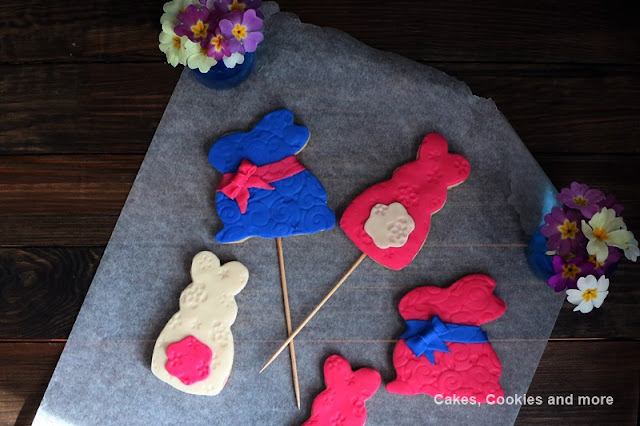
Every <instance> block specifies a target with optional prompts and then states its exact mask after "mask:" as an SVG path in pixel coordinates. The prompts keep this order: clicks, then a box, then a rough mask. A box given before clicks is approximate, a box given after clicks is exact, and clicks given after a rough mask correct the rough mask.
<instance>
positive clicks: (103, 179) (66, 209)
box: [0, 155, 143, 216]
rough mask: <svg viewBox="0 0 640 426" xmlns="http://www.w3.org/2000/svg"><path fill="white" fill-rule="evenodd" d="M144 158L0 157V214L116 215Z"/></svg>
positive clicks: (95, 156) (113, 156)
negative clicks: (0, 201) (0, 200)
mask: <svg viewBox="0 0 640 426" xmlns="http://www.w3.org/2000/svg"><path fill="white" fill-rule="evenodd" d="M142 158H143V157H142V155H75V156H59V155H47V156H34V155H28V156H0V198H1V199H2V200H3V203H2V204H1V205H0V216H4V215H16V214H39V215H45V214H46V215H50V214H54V215H55V214H60V213H64V214H80V215H84V214H98V215H107V214H111V215H117V214H119V213H120V210H121V209H122V205H123V204H124V201H125V200H126V197H127V194H128V193H129V189H130V188H131V184H132V183H133V180H134V179H135V177H136V174H137V171H138V168H139V167H140V163H141V162H142Z"/></svg>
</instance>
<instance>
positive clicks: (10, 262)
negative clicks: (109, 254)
mask: <svg viewBox="0 0 640 426" xmlns="http://www.w3.org/2000/svg"><path fill="white" fill-rule="evenodd" d="M102 252H103V249H101V248H74V249H68V248H31V249H7V248H0V282H1V283H2V291H1V292H0V339H16V338H35V339H53V338H60V339H66V338H67V337H68V336H69V333H70V332H71V327H72V326H73V323H74V322H75V319H76V316H77V315H78V312H79V310H80V307H81V306H82V302H83V301H84V297H85V295H86V293H87V290H88V289H89V285H90V284H91V280H92V279H93V275H94V273H95V271H96V268H97V267H98V263H99V262H100V258H101V257H102Z"/></svg>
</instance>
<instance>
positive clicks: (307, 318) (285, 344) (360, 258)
mask: <svg viewBox="0 0 640 426" xmlns="http://www.w3.org/2000/svg"><path fill="white" fill-rule="evenodd" d="M365 257H367V255H366V254H365V253H362V255H361V256H360V257H359V258H358V260H356V263H354V264H353V266H351V268H350V269H349V270H348V271H347V273H346V274H344V276H343V277H342V278H340V281H338V282H337V283H336V285H335V286H334V287H333V288H332V289H331V291H330V292H329V293H328V294H327V295H326V296H325V297H324V299H322V301H321V302H320V303H319V304H318V306H316V307H315V308H314V309H313V311H311V313H310V314H309V316H308V317H306V318H305V319H304V321H302V324H300V325H299V326H298V328H296V330H295V331H294V332H293V333H291V334H290V335H289V338H288V339H287V340H286V341H285V342H284V343H283V344H282V346H280V348H279V349H278V350H277V351H276V353H275V354H273V356H272V357H271V358H269V361H267V363H266V364H265V365H264V366H263V367H262V369H261V370H260V372H261V373H262V372H263V371H264V370H265V368H267V367H268V366H269V364H271V363H272V362H273V360H274V359H276V358H277V357H278V355H280V353H281V352H282V351H283V350H284V348H286V347H287V345H288V344H289V342H291V341H292V340H293V339H294V338H295V337H296V336H297V335H298V333H300V330H302V329H303V328H304V326H305V325H307V323H308V322H309V321H310V320H311V318H313V316H314V315H315V314H317V313H318V311H319V310H320V308H322V306H323V305H324V304H325V303H326V302H327V300H329V299H330V298H331V296H333V293H335V292H336V291H337V290H338V289H339V288H340V286H341V285H342V283H343V282H345V281H346V280H347V278H349V275H351V274H352V273H353V271H355V269H356V268H357V267H358V265H360V263H361V262H362V261H363V260H364V259H365Z"/></svg>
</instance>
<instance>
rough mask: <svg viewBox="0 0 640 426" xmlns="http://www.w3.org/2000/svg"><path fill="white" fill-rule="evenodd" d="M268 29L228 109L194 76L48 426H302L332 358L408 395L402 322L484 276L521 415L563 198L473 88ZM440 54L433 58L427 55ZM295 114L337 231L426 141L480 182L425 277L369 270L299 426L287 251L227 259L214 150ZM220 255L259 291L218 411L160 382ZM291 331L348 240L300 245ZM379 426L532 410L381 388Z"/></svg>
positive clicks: (330, 311) (437, 244)
mask: <svg viewBox="0 0 640 426" xmlns="http://www.w3.org/2000/svg"><path fill="white" fill-rule="evenodd" d="M263 10H264V11H265V14H266V15H267V16H268V18H267V21H266V34H265V35H266V41H265V42H264V43H263V44H262V45H261V46H260V49H259V50H258V52H257V61H258V62H257V64H256V69H255V70H254V72H253V74H252V75H251V77H250V78H249V79H248V80H247V81H246V82H245V83H243V84H242V85H241V86H240V87H238V88H236V89H233V90H231V91H220V92H219V91H212V90H208V89H205V88H203V86H201V85H199V84H198V83H197V82H196V80H195V78H194V76H193V74H192V73H191V71H190V70H185V71H184V72H183V74H182V76H181V78H180V81H179V82H178V85H177V86H176V89H175V91H174V93H173V96H172V98H171V101H170V102H169V104H168V106H167V109H166V111H165V113H164V116H163V118H162V121H161V122H160V124H159V126H158V129H157V131H156V134H155V136H154V138H153V141H152V142H151V145H150V147H149V151H148V153H147V156H146V158H145V160H144V163H143V164H142V166H141V168H140V172H139V174H138V176H137V178H136V180H135V183H134V185H133V188H132V189H131V193H130V195H129V198H128V200H127V202H126V205H125V207H124V209H123V211H122V214H121V216H120V218H119V220H118V223H117V226H116V228H115V230H114V232H113V235H112V237H111V241H110V242H109V246H108V247H107V249H106V251H105V253H104V256H103V258H102V263H101V264H100V267H99V269H98V271H97V273H96V276H95V279H94V281H93V284H92V285H91V288H90V290H89V293H88V294H87V297H86V300H85V302H84V305H83V307H82V310H81V312H80V314H79V316H78V319H77V321H76V324H75V326H74V328H73V332H72V333H71V337H70V339H69V342H68V343H67V345H66V347H65V350H64V353H63V355H62V358H61V360H60V362H59V364H58V366H57V368H56V371H55V373H54V375H53V378H52V379H51V383H50V385H49V388H48V390H47V392H46V395H45V397H44V399H43V401H42V404H41V406H40V409H39V411H38V414H37V416H36V419H35V424H52V423H56V422H58V423H62V424H129V425H131V424H208V425H295V424H300V423H301V422H302V421H303V420H305V419H306V418H308V416H309V414H310V410H311V403H312V401H313V398H314V397H315V395H317V393H318V392H320V391H321V390H322V389H323V388H324V383H323V377H322V364H323V361H324V359H325V358H326V357H327V356H328V355H331V354H333V353H339V354H342V355H343V356H345V357H347V358H348V359H349V360H350V361H351V363H352V365H353V366H355V367H361V366H371V367H373V368H376V369H378V370H379V371H380V372H381V374H382V376H383V383H384V382H388V381H390V380H391V379H393V378H394V377H395V373H394V370H393V366H392V362H391V355H392V351H393V348H394V345H395V339H397V337H398V336H399V335H400V334H401V333H402V331H403V322H402V319H401V317H400V315H399V314H398V311H397V303H398V301H399V300H400V298H401V297H402V296H403V295H404V294H405V293H407V292H408V291H409V290H411V289H413V288H415V287H417V286H423V285H438V286H448V285H450V284H452V283H453V282H454V281H455V280H457V279H459V278H461V277H463V276H464V275H467V274H471V273H486V274H489V275H491V276H493V277H494V278H495V279H496V280H497V282H498V286H497V290H496V293H497V295H498V296H499V297H501V298H502V299H503V300H504V301H505V302H506V303H507V312H506V314H505V315H504V316H503V317H502V318H500V319H498V320H497V321H494V322H492V323H489V324H487V325H485V326H484V329H485V330H486V331H487V332H488V334H489V336H490V339H491V341H492V344H493V346H494V348H495V350H496V352H497V353H498V356H499V357H500V359H501V361H502V365H503V368H504V371H503V374H502V378H501V383H502V386H503V387H504V389H505V392H506V395H515V394H522V393H525V392H526V391H527V389H528V386H529V383H530V381H531V378H532V376H533V374H534V372H535V369H536V367H537V365H538V362H539V359H540V356H541V354H542V351H543V349H544V347H545V344H546V342H547V339H548V337H549V334H550V332H551V329H552V327H553V324H554V322H555V319H556V316H557V314H558V310H559V308H560V306H561V304H562V299H563V296H562V295H558V294H555V293H554V292H553V291H550V289H549V288H547V287H546V285H545V283H544V282H542V281H540V280H538V279H536V278H535V277H534V276H533V275H532V274H531V272H529V269H528V267H527V263H526V255H525V254H526V243H527V234H531V233H532V232H533V230H534V229H535V227H536V226H537V225H538V223H539V221H540V219H541V212H542V211H543V209H544V208H545V207H544V204H545V202H544V200H545V198H548V197H549V196H553V195H554V194H555V189H554V188H553V186H552V185H551V184H550V182H549V181H548V179H547V178H546V176H545V175H544V173H543V172H542V171H541V170H540V168H539V166H538V165H537V163H536V162H535V161H534V160H533V158H532V157H531V155H530V154H529V152H528V151H527V149H526V148H525V147H524V145H523V144H522V142H521V141H520V139H519V138H518V136H517V135H516V134H515V132H514V131H513V129H512V128H511V126H510V125H509V123H508V122H507V120H506V119H505V118H504V117H503V116H502V115H501V114H500V112H499V111H498V110H497V108H496V106H495V105H494V103H493V102H491V101H490V100H487V99H482V98H478V97H476V96H474V95H473V94H472V93H471V91H470V90H469V88H467V86H465V85H464V84H463V83H461V82H459V81H457V80H455V79H454V78H451V77H449V76H447V75H445V74H443V73H441V72H439V71H437V70H434V69H432V68H429V67H426V66H423V65H420V64H417V63H415V62H412V61H410V60H408V59H406V58H402V57H400V56H397V55H394V54H389V53H384V52H380V51H378V50H375V49H372V48H369V47H367V46H365V45H363V44H361V43H360V42H358V41H356V40H355V39H353V38H351V37H350V36H348V35H346V34H345V33H343V32H341V31H338V30H335V29H331V28H319V27H316V26H312V25H307V24H301V23H300V22H299V20H298V19H297V17H296V16H294V15H292V14H288V13H275V12H276V11H277V5H275V4H274V3H267V4H266V5H265V6H264V7H263ZM425 43H428V40H425ZM279 108H289V109H291V110H292V111H293V112H294V114H295V117H296V122H297V123H298V124H303V125H306V126H308V127H309V128H310V130H311V139H310V142H309V144H308V146H307V147H306V148H305V149H304V150H303V151H302V152H301V153H300V154H299V158H300V159H301V161H302V162H303V164H305V165H306V166H307V168H308V169H309V170H311V171H312V172H313V173H314V174H315V175H316V176H317V177H318V178H319V179H320V181H321V182H322V183H323V184H324V186H325V188H326V189H327V192H328V194H329V199H328V203H329V205H330V206H331V207H332V208H333V209H335V211H336V214H337V216H338V217H340V215H341V214H342V211H343V210H344V209H345V207H346V206H347V205H348V203H349V202H350V201H351V200H352V199H353V198H354V197H355V196H356V195H358V194H359V193H360V192H361V191H362V190H364V189H365V188H367V187H368V186H370V185H372V184H374V183H376V182H379V181H382V180H385V179H388V178H389V177H390V176H391V173H392V172H393V170H394V169H395V168H396V167H397V166H399V165H401V164H403V163H405V162H407V161H410V160H412V159H414V158H415V156H416V153H417V149H418V146H419V144H420V142H421V140H422V138H423V137H424V136H425V135H426V134H427V133H429V132H439V133H441V134H443V135H444V136H445V137H446V138H447V139H448V140H449V144H450V145H449V149H450V151H452V152H456V153H460V154H462V155H464V156H465V157H466V158H467V159H469V161H470V162H471V176H470V178H469V180H468V181H467V182H465V183H463V184H462V185H460V186H458V187H456V188H453V189H451V190H450V191H449V199H448V201H447V203H446V205H445V207H444V208H443V209H442V210H441V211H440V212H438V213H436V215H434V217H433V220H432V225H431V232H430V235H429V237H428V239H427V243H426V245H425V246H424V248H423V250H422V251H421V252H420V253H419V254H418V256H417V257H416V259H415V261H414V262H413V263H412V264H411V265H410V266H408V267H407V268H405V269H403V270H402V271H399V272H393V271H391V270H388V269H385V268H384V267H382V266H380V265H378V264H376V263H374V262H373V261H371V260H369V259H367V260H365V261H364V262H363V263H362V265H360V267H359V268H358V269H357V270H356V272H355V273H354V274H353V275H352V276H351V277H350V278H349V280H348V281H347V282H346V283H345V284H344V286H343V287H342V288H341V289H340V290H339V291H338V292H337V293H336V295H335V296H334V297H333V299H332V300H331V301H330V302H329V303H328V304H327V305H326V306H325V307H324V308H323V309H322V310H321V311H320V312H319V314H318V315H317V316H316V317H315V318H314V319H313V321H311V323H310V324H309V325H308V326H307V327H306V329H305V330H304V331H303V332H302V333H301V334H300V336H299V338H297V339H296V343H297V344H296V348H297V354H298V368H299V373H300V386H301V390H302V410H300V411H298V410H297V409H296V407H295V401H294V396H293V390H292V385H291V374H290V364H289V357H288V353H287V352H284V353H283V354H282V355H281V356H280V357H279V358H278V359H277V360H276V361H275V362H274V363H273V364H272V366H271V367H269V368H268V369H267V370H266V371H265V372H264V373H263V374H261V375H259V374H258V370H259V369H260V367H261V366H262V364H263V363H264V362H265V361H266V360H267V359H268V357H269V356H270V355H271V354H272V353H273V351H274V350H275V349H276V348H277V347H278V346H279V345H280V343H281V342H282V341H283V340H284V338H285V337H286V336H285V335H286V330H285V323H284V317H283V309H282V295H281V289H280V281H279V273H278V265H277V255H276V245H275V241H273V240H263V239H256V238H254V239H250V240H248V241H246V242H243V243H241V244H231V245H222V244H218V243H216V242H215V239H214V235H215V233H216V232H217V231H218V230H219V229H220V228H221V224H220V222H219V220H218V218H217V216H216V213H215V205H214V197H215V192H214V191H215V187H216V184H217V182H218V180H219V178H220V175H219V174H217V173H216V172H215V171H214V170H213V168H212V167H211V166H210V165H209V163H208V161H207V152H208V149H209V148H210V146H211V144H212V143H213V142H214V141H215V140H216V139H217V138H219V137H220V136H222V135H224V134H226V133H228V132H231V131H245V130H249V129H250V128H251V127H252V126H253V125H254V124H255V123H256V122H257V121H258V120H259V119H260V118H261V117H263V116H264V115H265V114H267V113H269V112H271V111H274V110H276V109H279ZM205 249H206V250H211V251H213V252H214V253H216V254H217V255H218V256H219V257H220V258H221V259H222V261H223V262H226V261H230V260H238V261H240V262H242V263H244V264H245V265H246V266H247V267H248V268H249V271H250V274H251V276H250V279H249V283H248V285H247V287H246V288H245V289H244V290H243V291H242V292H241V293H240V294H239V295H238V296H237V298H236V300H237V302H238V306H239V314H238V319H237V321H236V323H235V324H234V325H233V327H232V332H233V335H234V339H235V342H236V348H235V349H236V350H235V364H234V367H233V371H232V374H231V378H230V380H229V382H228V384H227V386H226V388H225V389H224V390H223V392H222V393H221V394H220V395H218V396H216V397H195V396H192V395H187V394H183V393H180V392H178V391H177V390H175V389H173V388H172V387H170V386H168V385H167V384H165V383H163V382H161V381H160V380H158V379H156V378H155V377H154V376H153V375H152V374H151V371H150V362H151V353H152V349H153V345H154V342H155V339H156V337H157V336H158V334H159V332H160V330H161V329H162V327H163V326H164V324H165V323H166V321H167V320H168V319H169V318H170V317H171V315H172V314H173V313H174V312H176V311H177V309H178V297H179V295H180V292H181V291H182V290H183V289H184V287H185V286H187V285H188V284H189V283H190V277H189V267H190V262H191V259H192V257H193V256H194V255H195V254H196V253H198V252H199V251H201V250H205ZM284 251H285V259H286V267H287V273H288V281H289V295H290V303H291V310H292V319H293V323H294V325H297V324H299V323H300V322H301V321H302V319H303V318H304V317H305V316H306V315H307V314H308V313H309V312H310V311H311V309H312V308H313V307H314V306H315V305H316V303H317V302H319V301H320V299H321V298H322V297H323V296H324V295H325V293H326V292H327V291H328V290H329V289H330V288H331V287H332V286H333V284H334V283H335V282H336V281H337V279H338V278H340V277H341V276H342V274H343V273H344V272H345V271H346V270H347V269H348V268H349V266H350V265H351V264H352V263H353V262H354V261H355V260H356V259H357V257H358V255H359V252H358V250H357V249H356V247H355V246H354V245H353V244H352V243H351V242H350V241H349V240H348V239H347V237H346V236H345V235H344V233H343V232H342V231H341V230H340V228H339V227H335V228H334V229H333V230H331V231H327V232H323V233H318V234H314V235H307V236H296V237H291V238H287V239H285V240H284ZM367 408H368V424H369V425H415V424H427V423H437V424H463V423H466V424H475V425H480V424H511V423H513V421H514V420H515V418H516V415H517V413H518V410H519V407H518V406H506V405H504V406H487V405H483V406H481V407H477V406H466V407H465V406H445V405H437V404H435V403H434V401H433V399H432V398H431V397H429V396H425V395H420V396H413V397H404V396H400V395H393V394H389V393H387V392H386V391H385V390H384V387H381V388H380V390H379V391H378V392H377V393H376V394H375V395H374V397H373V398H372V399H371V400H370V401H369V402H368V403H367Z"/></svg>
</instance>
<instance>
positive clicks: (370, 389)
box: [353, 368, 382, 399]
mask: <svg viewBox="0 0 640 426" xmlns="http://www.w3.org/2000/svg"><path fill="white" fill-rule="evenodd" d="M353 376H354V379H355V381H356V384H357V386H358V387H359V388H360V395H362V396H363V397H364V399H369V398H371V397H372V396H373V394H374V393H376V391H377V390H378V388H379V387H380V383H381V382H382V377H380V373H378V372H377V371H376V370H374V369H373V368H361V369H359V370H357V371H355V372H354V373H353Z"/></svg>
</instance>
